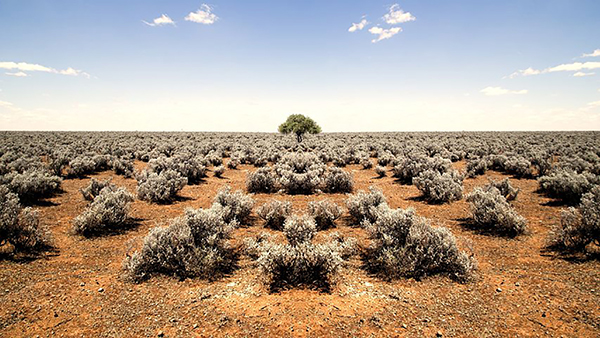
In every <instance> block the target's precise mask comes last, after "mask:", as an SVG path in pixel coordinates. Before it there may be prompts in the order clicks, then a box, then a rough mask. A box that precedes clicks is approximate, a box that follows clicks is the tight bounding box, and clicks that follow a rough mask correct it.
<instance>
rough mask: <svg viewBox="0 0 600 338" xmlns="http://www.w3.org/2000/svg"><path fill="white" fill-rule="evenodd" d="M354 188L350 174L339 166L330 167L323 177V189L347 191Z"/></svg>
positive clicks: (331, 191) (334, 191) (337, 191)
mask: <svg viewBox="0 0 600 338" xmlns="http://www.w3.org/2000/svg"><path fill="white" fill-rule="evenodd" d="M353 188H354V180H353V179H352V175H351V174H350V173H348V172H346V171H344V170H342V169H340V168H330V169H329V172H328V173H327V176H326V177H325V191H327V192H330V193H348V192H352V189H353Z"/></svg>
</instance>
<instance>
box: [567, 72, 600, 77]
mask: <svg viewBox="0 0 600 338" xmlns="http://www.w3.org/2000/svg"><path fill="white" fill-rule="evenodd" d="M594 74H596V73H584V72H577V73H575V74H573V76H574V77H584V76H592V75H594Z"/></svg>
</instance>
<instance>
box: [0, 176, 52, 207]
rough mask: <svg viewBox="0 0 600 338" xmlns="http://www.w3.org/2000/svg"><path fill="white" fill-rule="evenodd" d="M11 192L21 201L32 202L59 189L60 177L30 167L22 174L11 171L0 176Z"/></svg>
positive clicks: (0, 179)
mask: <svg viewBox="0 0 600 338" xmlns="http://www.w3.org/2000/svg"><path fill="white" fill-rule="evenodd" d="M0 183H3V184H5V185H6V186H7V187H8V188H9V189H10V190H11V191H12V192H14V193H15V194H17V195H18V196H19V199H20V200H21V201H23V202H33V201H37V200H39V199H41V198H44V197H49V196H51V195H53V194H54V193H56V192H58V191H59V190H60V186H61V183H62V179H61V178H60V177H58V176H54V175H51V174H50V173H48V172H46V171H43V170H38V169H32V170H26V171H25V172H23V173H22V174H19V173H15V172H11V173H8V174H6V175H4V177H2V178H0Z"/></svg>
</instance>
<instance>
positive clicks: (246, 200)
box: [213, 186, 254, 224]
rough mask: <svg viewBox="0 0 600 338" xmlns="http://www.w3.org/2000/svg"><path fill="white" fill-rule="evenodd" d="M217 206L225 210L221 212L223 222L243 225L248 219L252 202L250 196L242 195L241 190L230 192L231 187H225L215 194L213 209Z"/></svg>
mask: <svg viewBox="0 0 600 338" xmlns="http://www.w3.org/2000/svg"><path fill="white" fill-rule="evenodd" d="M215 205H219V206H221V207H223V208H224V209H225V210H224V212H223V221H225V223H231V222H232V221H234V220H235V221H237V222H239V223H242V224H243V223H245V222H247V221H248V217H250V213H251V212H252V207H253V206H254V200H253V199H252V197H251V196H250V195H247V194H244V193H243V192H242V191H241V190H238V191H236V192H231V187H229V186H227V187H224V188H222V189H221V190H219V191H218V192H217V195H216V196H215V198H214V200H213V207H214V206H215Z"/></svg>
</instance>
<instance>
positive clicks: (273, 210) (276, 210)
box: [256, 200, 292, 230]
mask: <svg viewBox="0 0 600 338" xmlns="http://www.w3.org/2000/svg"><path fill="white" fill-rule="evenodd" d="M291 211H292V203H290V202H280V201H276V200H272V201H271V202H269V203H266V204H263V205H262V206H260V208H258V210H256V213H257V214H258V216H259V217H260V218H262V219H263V220H264V221H265V227H268V228H271V229H274V230H281V229H283V223H284V222H285V219H286V218H287V217H288V216H289V215H290V213H291Z"/></svg>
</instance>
